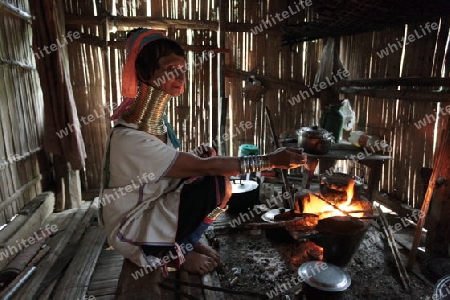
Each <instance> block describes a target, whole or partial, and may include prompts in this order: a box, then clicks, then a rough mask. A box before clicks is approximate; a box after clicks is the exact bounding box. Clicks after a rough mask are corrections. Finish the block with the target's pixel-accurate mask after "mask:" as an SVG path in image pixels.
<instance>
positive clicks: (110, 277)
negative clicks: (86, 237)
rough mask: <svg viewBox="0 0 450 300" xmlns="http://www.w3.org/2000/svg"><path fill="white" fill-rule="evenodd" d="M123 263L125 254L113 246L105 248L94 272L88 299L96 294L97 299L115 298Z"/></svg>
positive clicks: (107, 299)
mask: <svg viewBox="0 0 450 300" xmlns="http://www.w3.org/2000/svg"><path fill="white" fill-rule="evenodd" d="M122 263H123V256H122V255H121V254H119V253H118V252H117V251H115V250H114V249H112V248H105V249H103V251H102V252H101V253H100V256H99V258H98V261H97V265H96V266H95V270H94V273H93V274H92V278H91V282H90V284H89V288H88V292H87V295H86V296H87V298H88V299H89V296H94V297H95V299H97V300H109V299H114V294H115V292H116V289H117V282H118V281H119V276H120V271H121V270H122ZM91 298H92V297H91Z"/></svg>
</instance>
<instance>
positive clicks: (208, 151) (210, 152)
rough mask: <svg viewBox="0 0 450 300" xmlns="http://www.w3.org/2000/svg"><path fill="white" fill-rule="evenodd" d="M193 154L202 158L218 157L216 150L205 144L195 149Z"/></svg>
mask: <svg viewBox="0 0 450 300" xmlns="http://www.w3.org/2000/svg"><path fill="white" fill-rule="evenodd" d="M192 152H193V153H194V154H195V155H197V156H198V157H202V158H207V157H214V156H216V155H217V153H216V150H214V148H212V147H210V146H208V145H205V144H201V145H200V146H198V147H197V148H195V149H194V151H192Z"/></svg>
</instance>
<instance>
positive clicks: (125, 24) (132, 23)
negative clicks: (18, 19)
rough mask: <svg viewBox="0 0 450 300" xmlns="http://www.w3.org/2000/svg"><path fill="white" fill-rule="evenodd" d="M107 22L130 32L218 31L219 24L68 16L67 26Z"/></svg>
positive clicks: (214, 22) (158, 19)
mask: <svg viewBox="0 0 450 300" xmlns="http://www.w3.org/2000/svg"><path fill="white" fill-rule="evenodd" d="M105 21H110V22H112V23H114V26H116V27H117V29H118V30H129V29H130V28H135V27H146V28H147V27H150V28H153V29H163V30H168V28H169V27H170V26H174V27H176V28H177V29H207V30H212V31H217V30H218V28H219V23H218V22H217V21H201V20H198V21H197V20H176V19H167V18H152V17H141V16H139V17H117V16H110V17H101V16H80V15H74V14H68V15H66V25H101V24H102V23H103V22H105Z"/></svg>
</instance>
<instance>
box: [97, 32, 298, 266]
mask: <svg viewBox="0 0 450 300" xmlns="http://www.w3.org/2000/svg"><path fill="white" fill-rule="evenodd" d="M127 53H128V57H127V61H126V63H125V66H124V69H123V73H122V95H123V97H124V98H125V100H124V102H123V104H122V105H121V106H120V107H119V109H118V112H117V113H115V114H114V115H113V117H118V118H119V121H118V122H117V126H115V128H114V129H113V131H112V133H111V136H110V140H109V144H108V150H107V152H106V155H105V162H104V170H103V189H102V193H101V207H100V210H99V217H100V221H101V224H102V225H104V227H105V229H106V231H107V235H108V242H109V244H110V245H111V246H113V247H114V248H115V249H116V250H117V251H118V252H119V253H121V254H122V255H123V256H124V257H125V258H128V259H130V260H131V261H132V262H134V263H135V264H137V265H139V266H143V267H147V268H151V269H153V268H156V267H158V266H163V267H164V268H163V269H165V267H167V266H168V265H172V266H176V267H180V268H182V269H185V270H187V271H189V272H190V273H194V274H205V273H208V272H210V271H212V270H213V269H214V268H215V267H216V266H217V265H218V264H219V263H220V258H219V255H218V254H217V252H215V251H214V250H213V249H212V248H210V247H208V246H206V245H203V244H201V243H199V242H198V240H199V238H200V236H201V234H202V233H203V232H204V230H205V229H206V228H207V226H208V225H209V224H210V223H211V222H212V221H213V220H214V219H215V218H216V217H217V216H218V215H219V214H220V213H221V212H223V211H224V210H225V209H226V207H227V202H228V200H229V198H230V196H231V185H230V183H229V181H228V179H227V177H228V176H231V175H237V174H242V173H246V172H249V171H258V170H264V169H269V168H272V167H277V168H293V167H299V166H300V165H302V164H304V161H305V158H304V157H303V156H302V154H301V150H298V149H285V148H280V149H278V150H277V151H275V152H273V153H270V154H268V155H265V156H255V157H242V158H238V157H218V156H216V155H215V151H214V149H212V148H202V150H205V151H200V153H203V154H204V155H200V156H197V155H194V154H192V153H188V152H181V151H177V150H176V148H177V147H178V146H179V143H178V140H177V139H176V137H175V135H174V133H173V130H172V128H171V126H170V125H169V124H168V123H167V120H166V119H165V116H164V110H165V107H166V103H167V101H168V100H169V99H170V98H171V97H177V96H179V95H181V94H182V93H183V92H184V83H185V77H184V72H185V70H186V69H185V63H186V62H185V59H184V51H183V49H182V48H181V47H180V45H179V44H178V43H176V42H175V41H172V40H170V39H167V38H166V37H165V36H164V35H163V34H162V33H161V32H158V31H154V30H149V29H142V28H139V29H137V30H133V31H132V32H131V33H130V34H129V36H128V39H127ZM163 79H164V80H163ZM195 153H199V151H195Z"/></svg>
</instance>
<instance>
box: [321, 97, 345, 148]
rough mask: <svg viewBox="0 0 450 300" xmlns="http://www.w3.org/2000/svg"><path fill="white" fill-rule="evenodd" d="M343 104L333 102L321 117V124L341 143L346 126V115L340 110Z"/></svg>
mask: <svg viewBox="0 0 450 300" xmlns="http://www.w3.org/2000/svg"><path fill="white" fill-rule="evenodd" d="M340 108H341V104H340V103H339V104H332V105H330V107H329V108H328V109H327V110H326V111H324V113H323V115H322V119H321V123H322V124H321V126H322V127H323V128H324V129H325V130H327V131H329V132H331V133H332V134H333V136H334V141H335V142H336V143H339V141H340V140H341V138H342V129H343V127H344V116H343V115H342V112H341V111H340Z"/></svg>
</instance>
